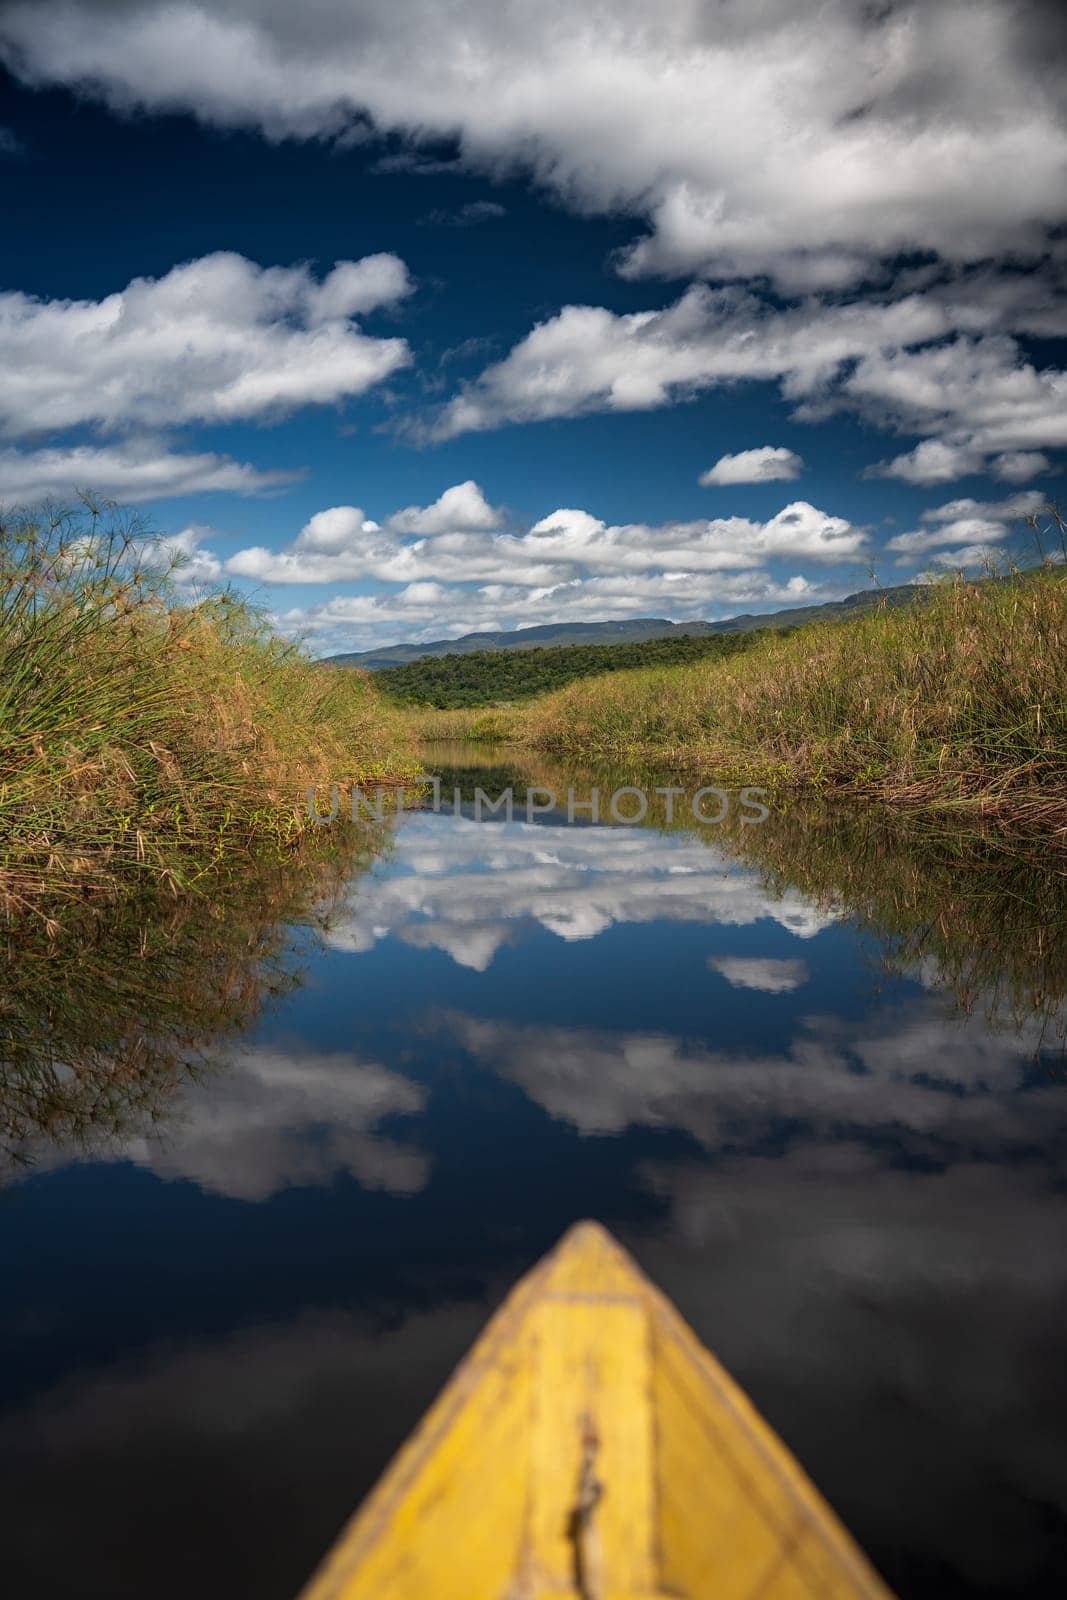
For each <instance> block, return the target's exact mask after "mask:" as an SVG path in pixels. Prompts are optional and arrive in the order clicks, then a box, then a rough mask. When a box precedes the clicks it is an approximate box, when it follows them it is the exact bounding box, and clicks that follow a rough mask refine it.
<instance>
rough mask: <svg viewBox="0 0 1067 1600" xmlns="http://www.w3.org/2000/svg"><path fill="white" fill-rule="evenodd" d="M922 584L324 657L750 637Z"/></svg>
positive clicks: (415, 657) (857, 609) (399, 659)
mask: <svg viewBox="0 0 1067 1600" xmlns="http://www.w3.org/2000/svg"><path fill="white" fill-rule="evenodd" d="M922 587H923V586H922V585H921V584H913V583H905V584H899V585H897V586H896V587H894V588H890V589H861V590H860V591H859V593H858V594H850V595H849V596H848V597H847V599H845V600H828V601H826V603H825V604H824V605H821V606H796V607H794V608H793V609H792V610H789V611H770V612H765V613H763V614H762V615H761V616H753V615H752V614H751V613H749V612H745V613H744V614H743V615H742V616H739V617H724V618H723V619H722V621H721V622H669V621H668V620H667V618H666V617H631V618H630V619H628V620H627V621H624V622H547V623H540V624H539V625H538V626H537V627H533V628H514V629H512V630H511V631H510V632H501V633H464V634H462V635H461V636H460V638H458V639H432V640H430V642H429V643H428V644H391V645H386V646H385V647H384V648H383V649H381V650H357V651H349V652H346V653H345V654H343V655H336V656H327V657H326V660H327V661H331V662H333V664H334V665H335V666H339V667H362V668H363V669H364V670H365V671H367V672H377V671H379V670H380V669H381V668H383V667H398V666H401V665H403V664H404V663H405V662H407V661H419V660H421V659H422V658H423V657H424V656H451V655H468V654H470V653H471V652H472V651H475V650H539V649H545V648H556V647H558V646H560V645H568V644H637V643H639V642H640V641H641V640H643V639H668V638H671V637H677V636H678V635H680V634H692V635H696V636H698V637H704V636H706V635H707V634H711V633H752V632H754V631H755V629H757V628H796V627H800V626H801V625H802V624H803V623H805V622H844V621H845V620H847V618H849V617H857V616H860V615H861V614H862V613H863V612H864V611H871V610H873V608H874V607H875V606H876V605H890V606H897V605H904V604H906V603H907V602H908V601H909V600H913V599H914V598H915V596H916V595H917V594H919V593H921V592H922Z"/></svg>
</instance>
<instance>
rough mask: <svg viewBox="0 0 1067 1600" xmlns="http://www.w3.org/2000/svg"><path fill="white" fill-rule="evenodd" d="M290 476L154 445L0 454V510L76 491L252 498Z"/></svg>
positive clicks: (130, 498) (132, 496) (118, 496)
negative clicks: (223, 494) (218, 494)
mask: <svg viewBox="0 0 1067 1600" xmlns="http://www.w3.org/2000/svg"><path fill="white" fill-rule="evenodd" d="M295 476H297V475H296V474H294V473H292V472H260V471H257V469H256V468H254V467H251V466H248V465H247V464H246V463H244V462H240V461H234V460H232V459H231V458H230V457H229V456H222V455H216V454H213V453H209V454H205V453H200V454H196V453H191V452H190V453H181V452H174V451H171V450H169V449H168V448H167V447H166V445H163V444H159V443H157V442H154V441H144V440H130V441H125V442H123V443H121V444H114V445H99V446H97V445H72V446H69V447H56V448H51V449H45V450H0V504H3V505H8V506H12V505H31V504H33V503H34V502H36V501H38V500H47V499H53V498H54V499H57V500H62V499H65V498H69V497H70V496H71V495H73V494H75V493H76V492H77V491H78V490H80V489H87V490H91V491H92V492H93V493H94V494H96V495H99V496H100V497H101V498H103V499H113V500H123V501H126V502H127V503H131V502H136V501H139V500H164V499H167V498H168V497H170V496H174V495H184V494H205V493H208V492H210V491H217V490H222V491H226V492H228V493H231V494H257V493H263V492H264V491H266V490H269V489H273V488H278V487H280V486H282V485H283V484H287V483H291V482H292V481H293V478H294V477H295Z"/></svg>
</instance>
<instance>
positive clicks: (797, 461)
mask: <svg viewBox="0 0 1067 1600" xmlns="http://www.w3.org/2000/svg"><path fill="white" fill-rule="evenodd" d="M803 470H804V462H803V461H802V460H801V458H800V456H798V455H797V454H796V452H795V451H794V450H787V449H785V447H784V446H783V445H772V444H763V445H760V446H759V448H758V449H756V450H740V451H738V453H737V454H736V455H732V456H730V455H727V456H720V457H719V459H718V461H716V463H715V465H714V466H713V467H709V468H708V470H707V472H702V473H701V474H700V482H701V483H702V484H704V485H705V486H706V487H709V488H710V487H711V486H712V485H718V484H733V483H774V482H776V481H777V480H778V479H792V478H799V476H800V474H801V472H802V471H803Z"/></svg>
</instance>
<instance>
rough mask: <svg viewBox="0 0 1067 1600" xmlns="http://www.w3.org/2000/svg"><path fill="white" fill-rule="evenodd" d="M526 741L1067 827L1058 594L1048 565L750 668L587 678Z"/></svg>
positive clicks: (552, 703)
mask: <svg viewBox="0 0 1067 1600" xmlns="http://www.w3.org/2000/svg"><path fill="white" fill-rule="evenodd" d="M526 737H527V738H528V739H529V740H530V742H531V743H532V744H533V745H535V746H537V747H539V748H542V749H546V750H560V751H567V752H570V753H573V754H578V755H591V756H595V755H608V754H615V755H624V756H628V757H636V756H641V757H644V758H647V759H649V760H652V761H656V762H662V763H667V764H670V765H672V766H674V767H680V768H683V769H684V768H688V769H689V770H692V771H700V770H710V769H715V770H717V771H719V772H720V773H732V774H733V775H735V776H736V777H737V778H738V779H740V780H746V779H747V780H750V781H762V782H767V783H772V784H774V785H776V786H778V787H784V788H789V787H797V788H817V789H833V790H841V791H849V792H852V793H856V794H864V795H870V796H876V797H879V798H882V799H888V800H891V801H893V802H894V803H900V804H909V805H915V806H926V807H936V808H954V809H957V810H965V811H967V812H978V813H981V814H997V813H999V814H1003V815H1005V816H1008V815H1010V816H1012V817H1013V818H1015V819H1017V820H1019V821H1020V822H1026V823H1029V824H1034V825H1038V826H1045V825H1048V824H1050V823H1051V824H1054V825H1059V826H1063V825H1064V823H1065V822H1067V587H1065V584H1064V581H1063V569H1062V568H1061V567H1059V566H1055V565H1053V564H1051V563H1048V564H1046V565H1044V566H1043V567H1041V568H1039V569H1037V570H1031V571H1028V572H1012V573H1008V574H1007V575H1005V576H1002V577H998V578H997V579H996V580H995V581H994V580H989V581H983V582H973V581H968V580H966V579H964V578H962V577H957V578H954V579H948V580H946V581H945V582H944V583H942V584H938V585H935V586H934V587H933V588H932V589H931V590H929V591H928V592H927V593H926V594H925V595H924V597H923V598H922V599H920V600H917V601H916V603H915V604H914V605H912V606H910V607H906V608H904V607H901V608H894V609H889V608H887V609H884V610H879V611H876V612H874V613H872V614H870V615H868V616H865V617H862V618H860V619H858V620H856V621H854V622H848V623H825V624H812V625H810V626H808V627H805V628H802V629H798V630H797V631H796V632H795V633H793V634H789V635H787V636H784V637H778V638H773V639H768V640H765V641H763V642H761V643H759V644H757V645H756V646H755V647H754V648H753V649H751V650H750V651H748V652H746V653H745V654H744V655H740V656H736V657H733V658H730V659H727V660H725V661H719V662H712V663H701V664H699V665H697V666H691V667H681V668H677V667H675V668H665V669H662V670H656V671H642V672H626V673H615V674H612V675H611V676H610V677H602V678H594V679H588V680H585V681H582V682H579V683H575V684H572V685H570V686H569V687H567V688H565V689H563V690H561V691H559V692H558V693H557V694H554V695H551V696H548V697H546V698H545V699H544V700H541V701H539V702H536V703H535V705H534V706H533V707H532V708H531V709H530V710H529V712H528V713H527V729H526Z"/></svg>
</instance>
